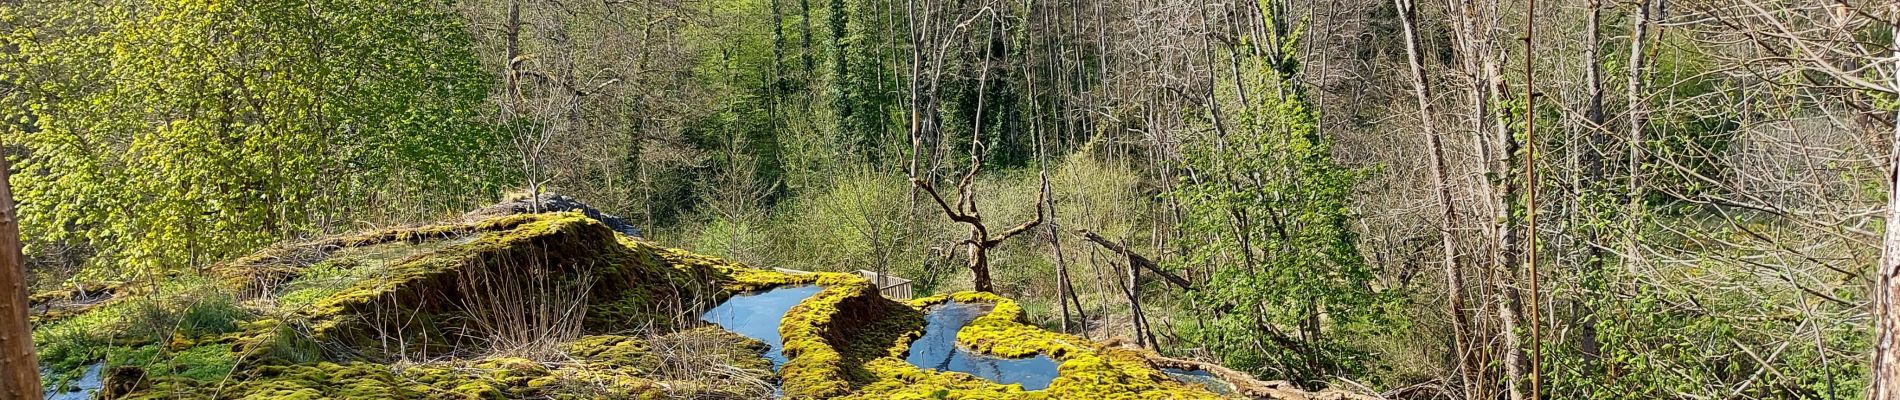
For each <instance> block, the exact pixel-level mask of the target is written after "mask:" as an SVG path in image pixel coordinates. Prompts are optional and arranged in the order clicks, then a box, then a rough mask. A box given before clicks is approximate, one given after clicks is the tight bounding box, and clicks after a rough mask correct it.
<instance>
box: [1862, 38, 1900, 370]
mask: <svg viewBox="0 0 1900 400" xmlns="http://www.w3.org/2000/svg"><path fill="white" fill-rule="evenodd" d="M1889 9H1891V10H1892V13H1893V15H1894V18H1895V19H1896V20H1895V21H1894V22H1893V28H1892V29H1893V34H1894V37H1900V5H1894V6H1891V7H1889ZM1893 55H1894V60H1895V61H1894V68H1893V76H1892V77H1891V79H1892V84H1893V88H1894V90H1896V91H1900V49H1895V50H1894V52H1893ZM1889 145H1890V146H1892V147H1891V149H1892V150H1891V153H1890V154H1889V155H1888V158H1887V164H1888V165H1889V167H1890V168H1891V169H1890V170H1889V173H1888V175H1887V221H1886V225H1887V226H1886V229H1887V232H1886V238H1885V239H1884V240H1882V246H1881V255H1880V277H1879V280H1880V287H1879V288H1878V289H1876V292H1875V294H1874V296H1875V298H1876V300H1875V302H1874V316H1875V318H1876V320H1875V328H1874V364H1873V379H1872V380H1871V382H1870V383H1871V385H1872V387H1871V388H1870V389H1869V390H1868V391H1867V398H1868V399H1869V400H1885V399H1893V398H1900V343H1896V342H1900V337H1897V336H1900V331H1897V330H1900V307H1896V306H1895V305H1894V302H1895V298H1897V297H1900V111H1896V112H1895V113H1894V126H1893V137H1892V142H1890V143H1889Z"/></svg>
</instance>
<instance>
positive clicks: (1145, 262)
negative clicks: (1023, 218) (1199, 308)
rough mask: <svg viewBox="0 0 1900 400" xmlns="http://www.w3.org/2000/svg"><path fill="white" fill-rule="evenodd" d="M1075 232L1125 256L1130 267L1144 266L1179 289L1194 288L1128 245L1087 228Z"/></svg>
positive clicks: (1183, 279) (1185, 280)
mask: <svg viewBox="0 0 1900 400" xmlns="http://www.w3.org/2000/svg"><path fill="white" fill-rule="evenodd" d="M1075 234H1076V235H1077V236H1081V237H1082V238H1083V239H1088V240H1089V241H1090V242H1095V244H1096V245H1099V246H1102V248H1104V249H1108V251H1112V252H1115V254H1120V255H1121V256H1122V258H1127V259H1128V263H1129V264H1131V265H1130V266H1131V267H1140V268H1146V269H1148V270H1149V271H1154V273H1155V275H1160V276H1161V279H1163V280H1166V281H1168V283H1172V284H1174V285H1175V286H1179V287H1181V290H1194V285H1193V284H1192V283H1190V282H1188V280H1187V279H1185V278H1182V277H1181V276H1180V275H1175V274H1174V273H1173V272H1168V271H1167V270H1163V269H1161V265H1160V264H1156V263H1155V262H1154V260H1150V259H1148V257H1144V256H1142V255H1141V254H1137V253H1135V252H1134V251H1132V250H1129V249H1128V246H1123V245H1121V244H1119V243H1115V242H1111V241H1109V240H1108V238H1104V237H1102V235H1099V234H1096V233H1095V232H1090V231H1089V230H1087V229H1077V230H1075Z"/></svg>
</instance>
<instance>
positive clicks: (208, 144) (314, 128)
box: [0, 0, 493, 267]
mask: <svg viewBox="0 0 1900 400" xmlns="http://www.w3.org/2000/svg"><path fill="white" fill-rule="evenodd" d="M0 18H7V19H9V20H11V21H13V22H14V24H12V25H13V26H17V27H18V30H16V31H12V32H4V34H5V35H6V36H5V40H6V43H8V44H9V45H11V46H17V49H18V51H17V52H16V53H12V54H7V55H5V56H3V57H4V58H3V59H0V65H4V68H0V70H4V71H9V72H10V73H9V74H7V75H6V76H5V77H4V78H5V81H6V82H7V83H8V84H10V85H14V86H16V87H17V89H18V90H13V91H10V92H8V94H7V95H6V97H5V98H4V102H5V103H6V107H5V108H6V109H7V110H9V111H8V114H7V115H6V117H7V118H6V120H7V122H8V123H7V124H6V125H5V126H4V132H5V141H6V143H8V144H9V145H11V146H12V148H9V150H10V151H9V153H10V154H11V155H12V156H13V157H14V160H13V161H14V167H15V168H16V170H17V171H18V172H16V174H15V175H14V181H13V183H14V185H15V193H16V195H17V196H18V198H19V201H20V204H21V206H20V207H21V209H22V210H21V215H22V216H23V220H22V221H21V223H22V228H23V229H22V231H24V232H27V238H26V239H27V242H28V246H29V249H28V252H29V254H33V253H35V252H36V250H39V249H35V248H33V247H43V246H54V245H58V246H75V247H83V248H86V249H88V250H89V251H92V252H96V253H97V255H98V257H94V258H93V260H94V262H95V263H102V264H114V265H122V266H124V265H129V266H146V267H155V266H178V265H186V264H187V263H190V264H201V263H204V262H209V261H211V260H216V259H218V258H222V257H224V256H227V255H231V254H234V253H236V252H240V251H246V250H249V249H252V248H255V247H256V246H258V245H260V244H263V243H267V242H270V241H274V240H278V239H283V238H287V237H294V236H299V235H302V234H307V233H311V232H319V231H323V230H325V228H328V227H333V226H338V225H342V224H344V223H346V222H350V221H355V220H387V219H389V218H390V217H400V216H405V215H407V216H414V215H416V214H423V213H426V212H428V211H431V210H445V209H452V208H460V207H453V206H454V204H443V203H444V202H443V201H442V200H438V199H445V198H446V199H457V198H461V197H463V195H465V194H467V193H471V192H473V191H476V189H478V188H480V187H481V181H479V180H478V179H479V178H481V177H483V176H484V175H486V174H487V173H488V172H489V170H487V169H484V168H482V167H479V166H480V165H484V164H489V163H484V162H475V161H480V160H482V159H483V158H485V157H487V155H488V154H490V153H489V152H488V151H485V149H488V148H490V147H492V143H493V141H492V140H491V136H490V134H489V132H487V131H486V130H485V128H484V126H483V124H480V123H475V122H474V120H475V119H476V116H477V115H478V113H477V111H478V109H477V107H478V105H479V104H480V102H481V100H482V99H483V98H484V96H486V94H487V92H488V83H487V80H488V78H487V76H486V75H485V74H484V73H483V72H482V70H481V69H480V66H479V65H478V64H477V63H476V60H475V57H474V54H473V52H472V50H471V48H470V46H469V38H468V34H467V32H466V31H465V30H464V28H463V26H462V25H461V24H460V23H459V22H458V21H457V19H456V18H455V16H454V15H452V14H449V13H447V12H446V11H445V9H444V8H443V7H442V5H441V4H438V3H437V2H436V1H433V0H398V1H381V0H377V1H365V0H332V1H316V2H305V1H276V0H272V1H245V2H232V1H223V0H211V1H183V0H156V1H107V2H102V3H101V4H94V3H93V2H85V3H71V4H51V5H35V6H34V7H21V8H9V9H4V11H0ZM28 21H31V23H26V22H28ZM471 167H474V168H471ZM99 266H107V265H99Z"/></svg>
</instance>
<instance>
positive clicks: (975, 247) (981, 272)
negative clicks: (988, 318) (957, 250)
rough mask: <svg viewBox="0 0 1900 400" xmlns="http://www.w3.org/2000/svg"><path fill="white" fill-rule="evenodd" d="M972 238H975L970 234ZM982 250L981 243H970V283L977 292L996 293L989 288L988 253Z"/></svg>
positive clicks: (992, 288)
mask: <svg viewBox="0 0 1900 400" xmlns="http://www.w3.org/2000/svg"><path fill="white" fill-rule="evenodd" d="M972 236H973V237H974V236H976V235H975V234H972ZM988 250H989V249H985V248H983V244H982V242H979V241H975V240H972V241H971V242H970V282H971V283H972V284H974V286H975V287H976V291H978V292H990V293H996V288H994V287H991V286H990V252H989V251H988Z"/></svg>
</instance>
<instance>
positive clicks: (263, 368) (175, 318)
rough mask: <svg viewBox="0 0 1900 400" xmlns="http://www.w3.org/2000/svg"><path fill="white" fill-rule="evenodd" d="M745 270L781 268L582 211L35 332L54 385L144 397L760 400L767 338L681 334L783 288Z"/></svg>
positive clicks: (261, 257) (314, 247)
mask: <svg viewBox="0 0 1900 400" xmlns="http://www.w3.org/2000/svg"><path fill="white" fill-rule="evenodd" d="M735 275H737V276H742V277H771V276H773V275H771V274H760V273H755V272H754V270H752V269H750V268H746V267H743V266H740V265H738V264H735V263H731V262H727V261H723V260H719V259H716V258H712V257H705V256H697V255H692V254H690V253H686V252H683V251H678V250H674V249H666V248H661V247H658V246H655V245H653V244H650V243H645V242H641V241H638V240H636V239H633V238H631V237H627V236H625V235H622V234H619V233H617V232H615V231H613V230H611V229H608V228H607V227H606V226H605V225H602V224H601V223H599V222H598V221H595V220H593V219H591V218H588V217H586V216H584V215H582V214H579V213H546V214H530V215H506V216H499V217H495V218H491V219H486V220H481V221H473V222H457V223H451V224H442V225H432V226H423V227H415V228H402V229H390V230H380V231H375V232H368V233H362V234H355V235H348V236H341V237H335V238H327V239H323V240H317V241H312V242H306V243H300V244H294V245H285V246H279V247H274V248H272V249H268V250H265V251H262V252H259V253H258V254H255V255H252V256H249V257H244V258H240V259H235V260H231V261H229V262H225V263H221V264H218V265H216V266H214V267H212V268H210V269H208V270H206V271H203V272H202V273H191V272H188V273H182V274H178V275H175V276H171V277H166V278H163V279H158V280H153V281H150V282H133V283H127V284H118V285H112V286H111V289H110V290H98V289H90V288H88V289H87V290H86V291H87V292H90V293H104V294H106V295H99V294H79V293H77V292H74V290H65V291H61V292H58V293H54V292H48V293H43V294H40V295H38V296H36V298H38V299H41V302H42V303H45V304H48V306H46V307H42V308H41V309H42V310H44V312H42V313H40V314H38V315H37V317H38V318H37V319H36V321H37V323H38V325H36V327H35V331H34V340H35V342H36V343H37V344H38V345H39V347H40V349H41V354H42V355H43V357H42V361H43V362H44V365H45V366H46V367H47V369H48V371H49V373H48V374H47V384H48V387H49V388H60V387H64V386H66V384H67V383H68V382H69V381H70V380H72V379H74V378H75V377H77V376H78V375H79V374H78V372H79V371H83V370H84V369H86V368H87V367H88V366H91V365H98V364H103V365H104V368H105V369H106V370H108V371H109V373H107V374H106V375H107V376H108V378H107V381H108V382H106V386H107V387H108V391H109V392H110V391H116V393H111V394H117V395H125V396H130V397H133V398H434V397H443V396H447V397H448V398H520V397H537V398H670V397H693V398H758V397H760V396H763V395H768V394H769V393H770V392H769V385H768V384H767V383H766V382H768V381H769V380H770V378H769V377H770V364H769V363H768V362H766V361H765V360H764V359H763V358H760V357H759V354H760V353H762V352H763V351H764V349H765V347H764V345H763V344H762V343H759V342H757V341H753V340H750V339H744V338H742V337H738V336H736V335H733V334H731V333H728V332H724V331H719V330H716V329H712V330H707V329H691V330H687V331H684V332H679V333H672V334H665V333H666V332H674V331H676V330H677V329H681V328H686V327H690V326H693V325H694V324H692V323H691V322H693V321H695V320H696V317H697V315H698V313H699V312H700V311H701V310H702V309H704V308H706V307H710V306H711V305H713V304H715V303H717V301H719V300H720V299H722V298H724V297H726V296H729V295H730V293H731V291H732V290H733V289H745V288H756V287H764V286H769V285H772V284H776V283H779V282H773V281H760V280H756V279H755V280H752V281H743V282H746V283H740V282H742V281H741V280H737V279H734V278H733V276H735ZM68 292H74V293H68ZM111 294H116V296H109V295H111ZM89 296H90V297H89ZM59 302H64V303H65V304H67V305H57V306H55V304H58V303H59ZM642 332H643V333H642ZM629 333H638V334H637V335H635V336H617V335H627V334H629ZM654 335H658V336H654Z"/></svg>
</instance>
